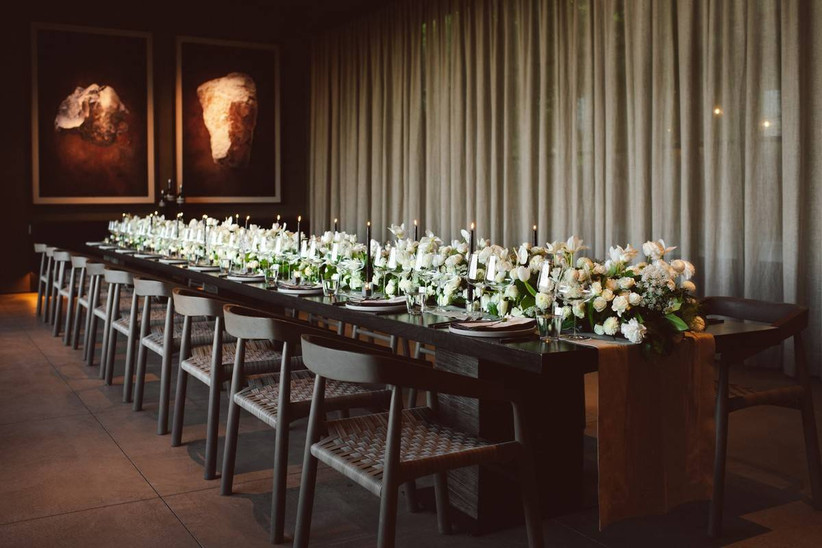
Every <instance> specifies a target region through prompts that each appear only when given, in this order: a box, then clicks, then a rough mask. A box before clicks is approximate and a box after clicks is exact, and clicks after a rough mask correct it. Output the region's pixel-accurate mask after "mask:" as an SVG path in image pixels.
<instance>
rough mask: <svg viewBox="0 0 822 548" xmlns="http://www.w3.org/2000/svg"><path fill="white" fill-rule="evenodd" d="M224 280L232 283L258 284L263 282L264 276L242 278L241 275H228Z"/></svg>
mask: <svg viewBox="0 0 822 548" xmlns="http://www.w3.org/2000/svg"><path fill="white" fill-rule="evenodd" d="M225 279H226V280H231V281H232V282H240V283H241V284H249V283H260V282H264V281H265V276H263V275H262V274H260V275H255V276H244V275H242V274H229V275H228V276H226V277H225Z"/></svg>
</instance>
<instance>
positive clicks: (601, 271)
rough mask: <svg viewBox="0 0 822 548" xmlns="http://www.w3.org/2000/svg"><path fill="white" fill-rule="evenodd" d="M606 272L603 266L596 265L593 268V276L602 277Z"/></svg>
mask: <svg viewBox="0 0 822 548" xmlns="http://www.w3.org/2000/svg"><path fill="white" fill-rule="evenodd" d="M606 272H608V269H607V268H605V265H603V264H600V263H597V264H596V266H594V274H596V275H597V276H602V275H603V274H605V273H606Z"/></svg>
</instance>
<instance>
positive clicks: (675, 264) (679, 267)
mask: <svg viewBox="0 0 822 548" xmlns="http://www.w3.org/2000/svg"><path fill="white" fill-rule="evenodd" d="M671 268H673V269H674V270H675V271H676V273H677V274H682V273H683V272H684V271H685V261H682V260H680V259H677V260H675V261H671Z"/></svg>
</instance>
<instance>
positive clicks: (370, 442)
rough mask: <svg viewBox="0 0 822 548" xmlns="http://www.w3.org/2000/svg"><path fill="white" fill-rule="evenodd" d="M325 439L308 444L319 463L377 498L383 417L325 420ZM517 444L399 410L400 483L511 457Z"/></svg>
mask: <svg viewBox="0 0 822 548" xmlns="http://www.w3.org/2000/svg"><path fill="white" fill-rule="evenodd" d="M326 426H327V428H328V437H326V438H324V439H322V440H320V441H319V442H317V443H315V444H314V445H312V446H311V453H312V454H313V455H314V456H315V457H317V458H318V459H319V460H320V461H322V462H324V463H325V464H327V465H328V466H330V467H331V468H333V469H335V470H337V471H338V472H340V473H341V474H343V475H344V476H346V477H347V478H349V479H351V480H352V481H355V482H357V483H358V484H360V485H362V486H363V487H365V488H366V489H368V490H369V491H371V492H372V493H374V494H375V495H377V496H379V495H380V491H381V489H382V473H383V468H384V466H385V440H386V435H387V433H388V413H379V414H375V415H366V416H362V417H352V418H348V419H340V420H335V421H328V422H327V423H326ZM520 449H521V446H520V445H519V444H518V443H516V442H513V441H511V442H503V443H498V444H494V443H491V442H487V441H485V440H482V439H480V438H477V437H475V436H472V435H470V434H466V433H464V432H460V431H459V430H454V429H452V428H449V427H447V426H444V425H442V424H439V423H437V422H436V420H435V419H434V416H433V413H432V412H431V410H430V409H428V408H425V407H418V408H414V409H405V410H403V412H402V442H401V444H400V465H399V476H400V478H399V483H404V482H406V481H409V480H412V479H415V478H419V477H422V476H428V475H431V474H434V473H436V472H442V471H445V470H450V469H453V468H462V467H463V466H471V465H475V464H481V463H484V462H491V461H496V462H499V461H505V460H510V459H512V458H515V457H516V456H517V455H518V454H519V451H520Z"/></svg>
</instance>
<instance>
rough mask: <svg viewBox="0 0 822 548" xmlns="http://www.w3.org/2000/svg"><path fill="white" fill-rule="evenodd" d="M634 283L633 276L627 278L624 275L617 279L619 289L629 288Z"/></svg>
mask: <svg viewBox="0 0 822 548" xmlns="http://www.w3.org/2000/svg"><path fill="white" fill-rule="evenodd" d="M635 284H636V281H635V280H634V279H633V278H629V277H628V276H625V277H624V278H620V279H619V287H620V289H631V288H632V287H634V285H635Z"/></svg>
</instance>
